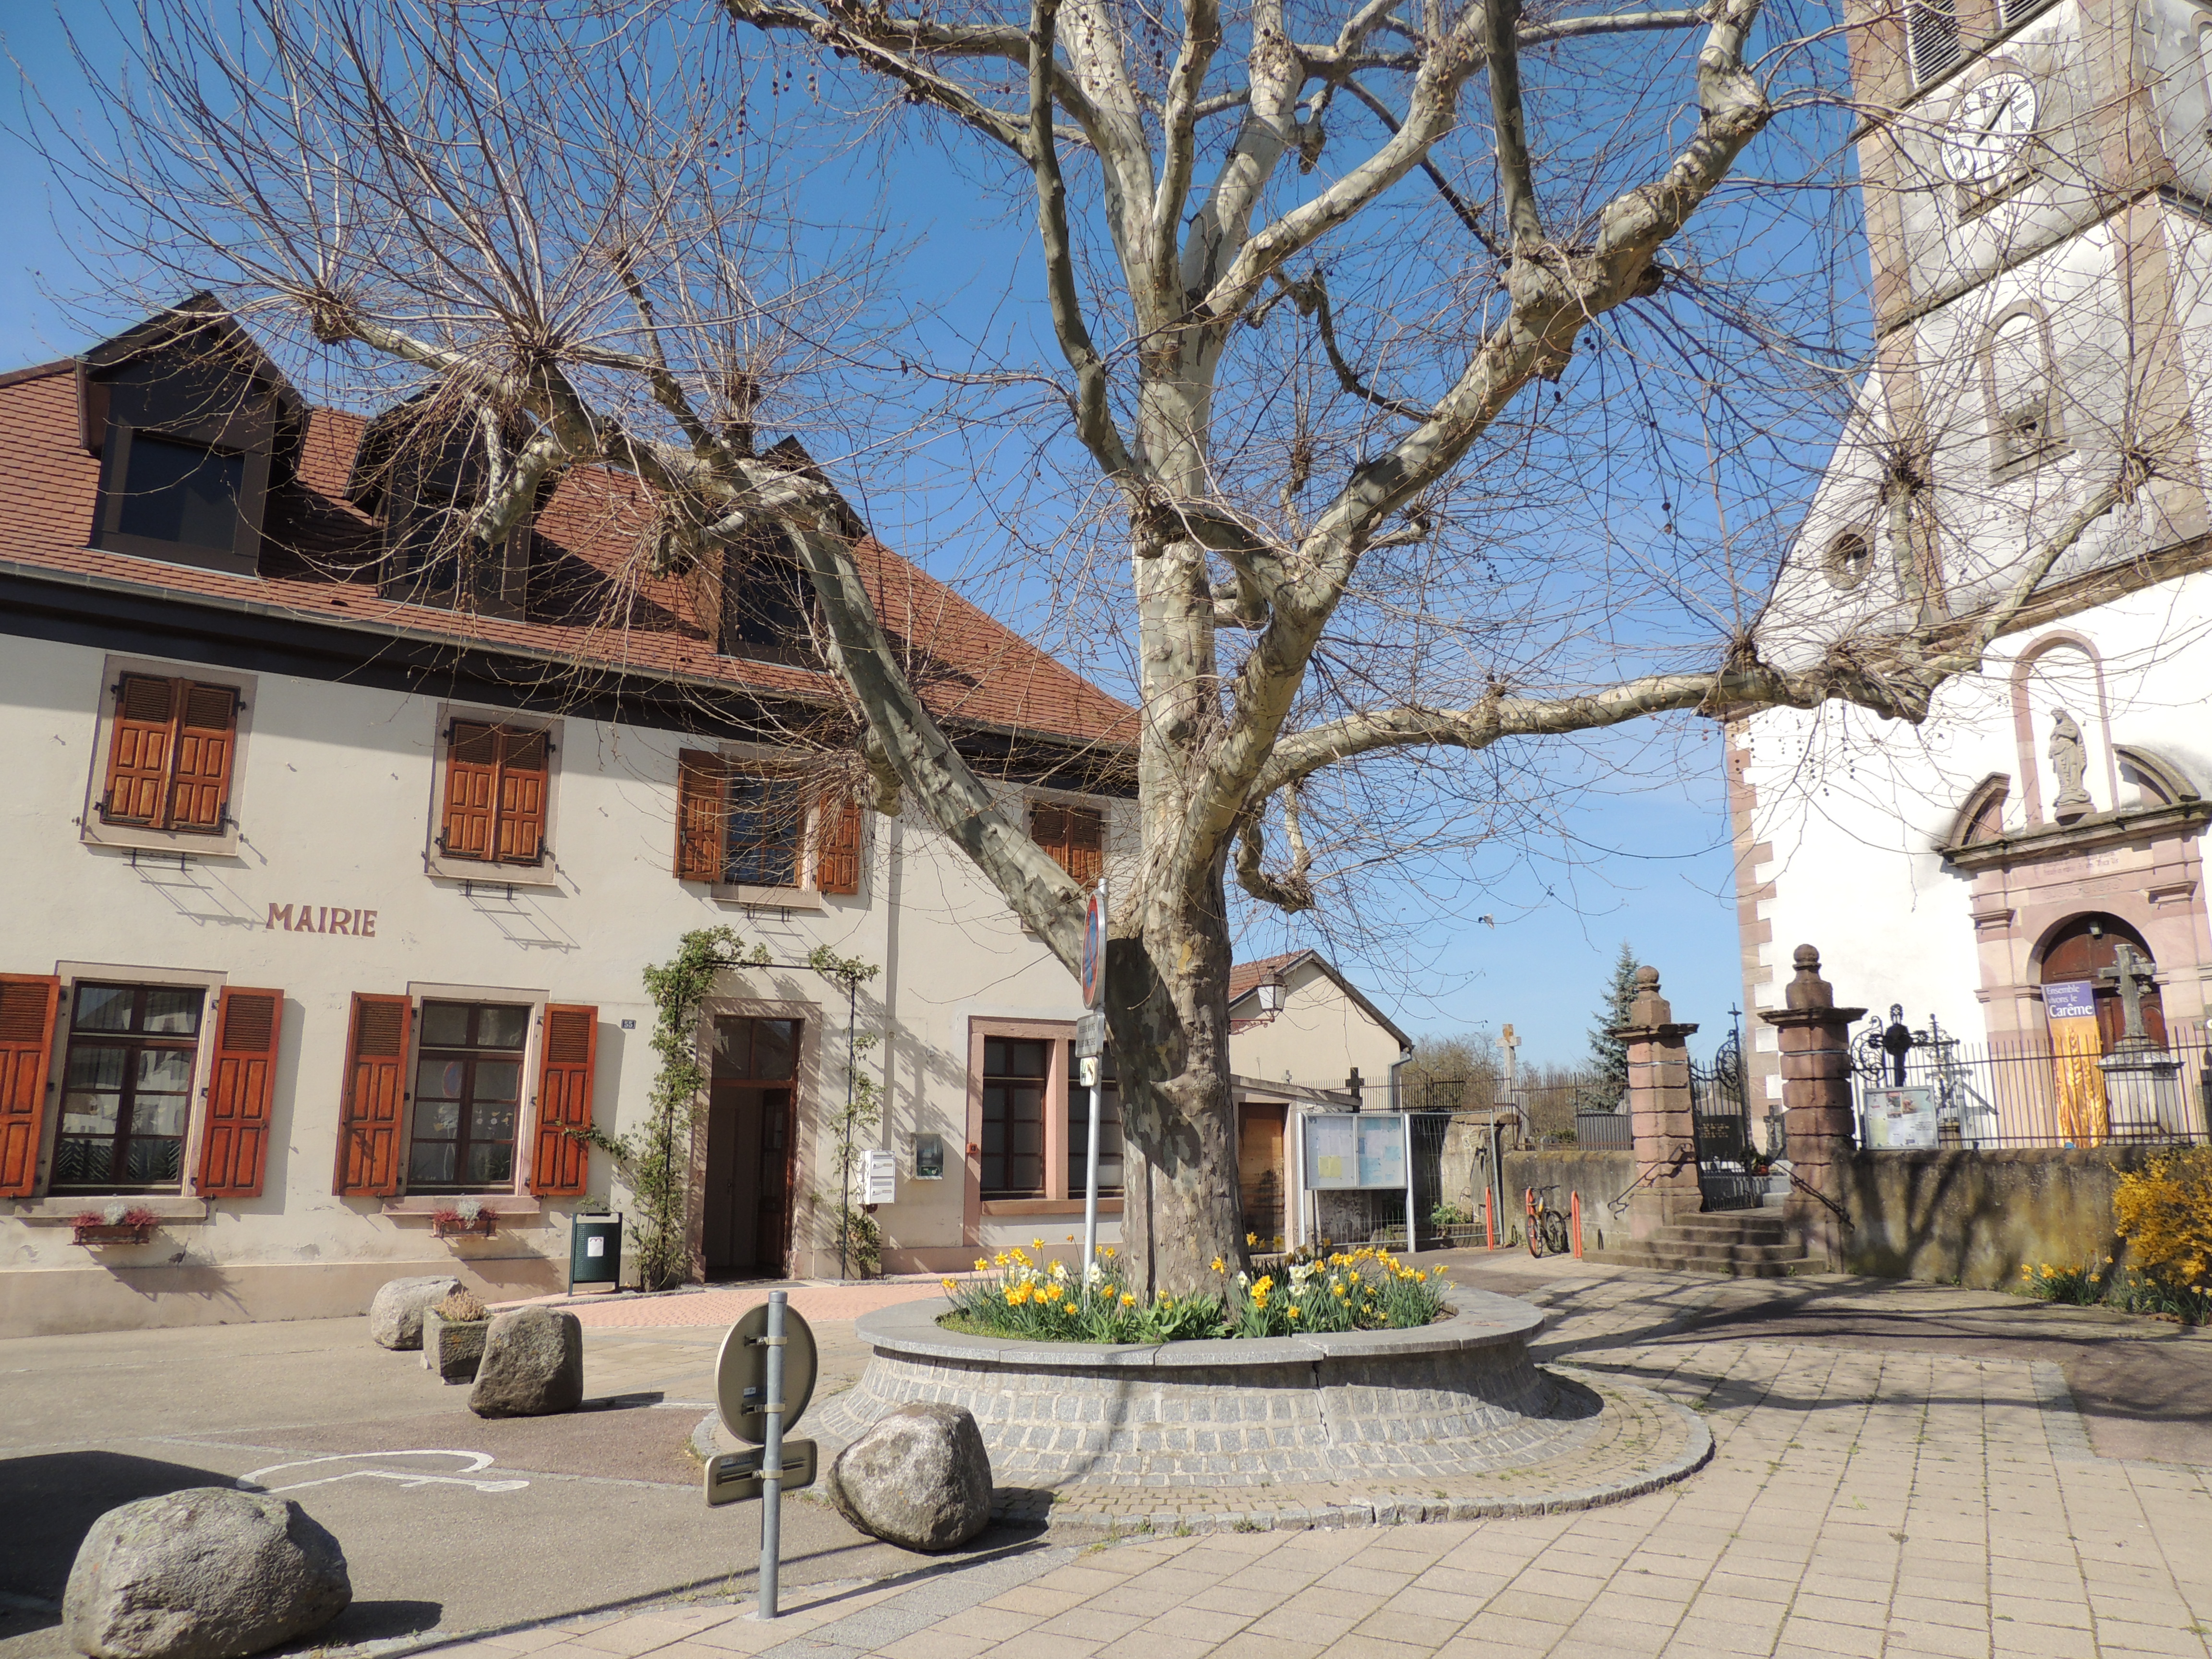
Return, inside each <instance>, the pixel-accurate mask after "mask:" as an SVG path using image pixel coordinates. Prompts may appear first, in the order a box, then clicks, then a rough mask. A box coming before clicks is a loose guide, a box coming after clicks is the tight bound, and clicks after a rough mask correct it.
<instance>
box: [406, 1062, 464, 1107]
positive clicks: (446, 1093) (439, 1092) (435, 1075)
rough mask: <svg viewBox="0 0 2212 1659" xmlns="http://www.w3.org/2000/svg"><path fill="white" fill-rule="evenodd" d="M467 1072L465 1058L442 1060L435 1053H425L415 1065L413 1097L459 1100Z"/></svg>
mask: <svg viewBox="0 0 2212 1659" xmlns="http://www.w3.org/2000/svg"><path fill="white" fill-rule="evenodd" d="M468 1074H469V1066H468V1062H467V1061H466V1060H443V1059H441V1058H439V1057H438V1056H437V1055H435V1054H425V1055H423V1056H422V1060H421V1061H420V1062H419V1063H418V1064H417V1065H416V1067H415V1097H416V1099H417V1100H459V1098H460V1097H461V1083H462V1080H463V1079H465V1078H466V1077H467V1076H468Z"/></svg>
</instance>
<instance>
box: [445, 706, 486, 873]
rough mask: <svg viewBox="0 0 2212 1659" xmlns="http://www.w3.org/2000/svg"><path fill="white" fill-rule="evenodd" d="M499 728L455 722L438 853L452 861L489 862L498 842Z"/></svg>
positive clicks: (448, 759) (450, 742) (448, 745)
mask: <svg viewBox="0 0 2212 1659" xmlns="http://www.w3.org/2000/svg"><path fill="white" fill-rule="evenodd" d="M499 739H500V730H499V727H497V726H479V725H471V724H468V723H465V722H463V721H460V720H455V721H454V722H453V735H452V737H451V738H450V739H449V740H448V741H447V744H446V820H445V825H444V827H443V828H442V829H440V830H439V832H438V850H439V851H440V852H441V853H443V854H445V855H446V856H447V858H449V859H486V860H489V858H490V857H491V855H492V849H493V848H494V847H495V845H496V843H495V842H494V841H493V839H492V817H493V814H494V811H495V808H496V806H497V805H498V801H499V795H498V789H499Z"/></svg>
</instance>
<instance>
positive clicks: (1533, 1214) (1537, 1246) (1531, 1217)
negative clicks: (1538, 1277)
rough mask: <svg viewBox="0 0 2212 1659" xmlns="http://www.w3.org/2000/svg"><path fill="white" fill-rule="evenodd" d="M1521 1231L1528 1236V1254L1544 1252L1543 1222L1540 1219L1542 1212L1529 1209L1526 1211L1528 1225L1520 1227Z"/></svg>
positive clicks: (1535, 1254) (1537, 1254)
mask: <svg viewBox="0 0 2212 1659" xmlns="http://www.w3.org/2000/svg"><path fill="white" fill-rule="evenodd" d="M1522 1231H1523V1232H1525V1233H1527V1234H1528V1254H1529V1255H1534V1256H1541V1255H1543V1254H1544V1223H1543V1219H1542V1212H1541V1211H1536V1210H1531V1211H1530V1212H1528V1225H1527V1226H1525V1227H1524V1228H1522Z"/></svg>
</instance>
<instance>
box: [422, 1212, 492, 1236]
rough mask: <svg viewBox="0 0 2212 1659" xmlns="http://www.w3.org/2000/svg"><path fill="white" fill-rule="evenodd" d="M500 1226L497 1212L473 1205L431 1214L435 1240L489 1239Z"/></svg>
mask: <svg viewBox="0 0 2212 1659" xmlns="http://www.w3.org/2000/svg"><path fill="white" fill-rule="evenodd" d="M498 1225H499V1215H498V1213H497V1212H495V1211H492V1210H484V1209H479V1208H477V1206H475V1205H473V1204H465V1205H463V1206H461V1207H459V1208H457V1209H450V1210H433V1211H431V1212H430V1234H431V1237H434V1238H468V1237H475V1238H489V1237H491V1236H492V1232H493V1231H494V1229H495V1228H496V1227H497V1226H498Z"/></svg>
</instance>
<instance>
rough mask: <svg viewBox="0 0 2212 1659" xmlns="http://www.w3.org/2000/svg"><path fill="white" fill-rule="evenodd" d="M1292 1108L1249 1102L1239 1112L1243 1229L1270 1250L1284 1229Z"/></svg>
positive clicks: (1238, 1143) (1240, 1107)
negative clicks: (1286, 1132) (1286, 1128)
mask: <svg viewBox="0 0 2212 1659" xmlns="http://www.w3.org/2000/svg"><path fill="white" fill-rule="evenodd" d="M1289 1111H1290V1108H1289V1107H1287V1106H1282V1105H1277V1104H1274V1103H1270V1102H1267V1101H1256V1100H1248V1101H1243V1102H1241V1103H1239V1104H1238V1106H1237V1195H1238V1196H1239V1197H1240V1198H1241V1199H1242V1200H1243V1204H1244V1227H1245V1231H1248V1232H1255V1233H1257V1234H1259V1235H1260V1243H1261V1245H1262V1246H1263V1247H1265V1246H1271V1245H1273V1243H1274V1242H1275V1240H1276V1239H1277V1238H1278V1237H1281V1236H1282V1234H1283V1233H1284V1231H1285V1228H1284V1225H1283V1124H1284V1121H1285V1117H1286V1116H1287V1115H1288V1114H1289Z"/></svg>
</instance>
